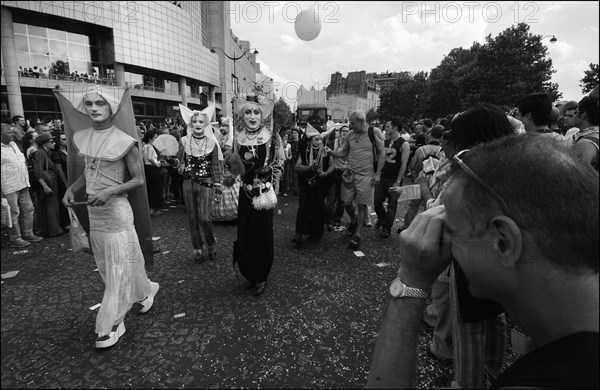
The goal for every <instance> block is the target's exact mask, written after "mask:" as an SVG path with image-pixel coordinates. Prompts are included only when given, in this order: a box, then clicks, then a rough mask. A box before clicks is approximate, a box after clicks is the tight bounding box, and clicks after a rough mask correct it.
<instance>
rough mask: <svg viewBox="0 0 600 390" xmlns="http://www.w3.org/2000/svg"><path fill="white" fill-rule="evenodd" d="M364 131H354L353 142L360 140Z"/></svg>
mask: <svg viewBox="0 0 600 390" xmlns="http://www.w3.org/2000/svg"><path fill="white" fill-rule="evenodd" d="M364 133H365V132H364V131H361V132H360V133H354V142H355V143H358V141H360V139H361V137H362V135H363V134H364Z"/></svg>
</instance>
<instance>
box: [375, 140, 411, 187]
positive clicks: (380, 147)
mask: <svg viewBox="0 0 600 390" xmlns="http://www.w3.org/2000/svg"><path fill="white" fill-rule="evenodd" d="M373 132H374V135H375V149H377V155H378V158H377V172H376V173H375V181H379V180H381V171H383V166H384V165H385V145H384V143H383V133H382V132H381V130H379V128H375V129H373ZM405 168H406V166H405Z"/></svg>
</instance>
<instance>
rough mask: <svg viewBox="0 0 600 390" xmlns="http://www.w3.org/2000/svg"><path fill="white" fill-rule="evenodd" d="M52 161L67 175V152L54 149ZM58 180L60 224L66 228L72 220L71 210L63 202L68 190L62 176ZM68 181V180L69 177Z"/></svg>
mask: <svg viewBox="0 0 600 390" xmlns="http://www.w3.org/2000/svg"><path fill="white" fill-rule="evenodd" d="M57 148H58V146H57ZM52 161H53V162H54V165H60V167H61V169H62V171H63V173H64V174H65V177H66V176H67V171H68V164H67V154H66V153H63V152H61V151H60V150H58V149H56V150H53V151H52ZM56 181H57V182H58V210H59V214H60V226H61V227H62V228H63V229H64V228H65V227H66V226H69V225H70V224H71V220H70V218H69V212H68V211H67V208H66V207H65V205H64V204H63V203H62V198H63V197H64V196H65V192H66V191H67V186H65V183H63V182H62V180H60V177H58V178H57V180H56ZM67 182H68V178H67Z"/></svg>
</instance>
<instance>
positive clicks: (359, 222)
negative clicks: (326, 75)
mask: <svg viewBox="0 0 600 390" xmlns="http://www.w3.org/2000/svg"><path fill="white" fill-rule="evenodd" d="M350 129H351V131H350V132H349V133H348V136H347V137H346V142H345V143H344V146H343V148H342V150H339V151H333V150H331V148H329V147H326V149H325V150H326V151H327V152H328V153H329V154H330V155H331V156H333V157H336V158H340V157H341V158H344V157H346V156H348V165H347V168H346V171H345V173H344V177H345V179H344V185H343V186H342V191H341V198H342V201H343V202H344V207H345V208H346V212H348V215H349V216H350V225H349V227H348V233H347V235H348V236H353V237H352V240H351V241H350V247H351V248H352V249H358V248H359V247H360V241H361V237H360V231H361V229H362V227H363V226H364V224H365V222H366V221H367V218H368V215H367V213H368V212H367V205H369V204H372V203H373V187H374V186H375V183H376V182H378V181H380V179H381V172H382V170H383V165H384V163H385V147H384V145H383V133H382V132H381V130H380V129H379V128H377V127H374V128H373V142H372V141H371V139H370V136H369V134H368V132H369V130H368V125H367V120H366V117H365V113H364V112H362V111H360V110H356V111H353V112H352V113H351V114H350ZM374 150H376V151H377V155H378V159H377V169H376V170H375V172H374V170H373V168H374V167H373V161H374ZM353 202H356V203H357V204H358V215H356V213H355V212H354V206H353V204H352V203H353Z"/></svg>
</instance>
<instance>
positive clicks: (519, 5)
mask: <svg viewBox="0 0 600 390" xmlns="http://www.w3.org/2000/svg"><path fill="white" fill-rule="evenodd" d="M424 4H425V5H424ZM598 4H599V3H598V2H566V1H563V2H531V1H529V2H528V1H522V2H514V1H511V2H486V1H481V2H476V1H471V2H470V1H465V2H426V3H423V2H407V1H404V2H346V1H335V2H334V1H319V2H285V1H279V2H277V1H253V2H238V1H231V2H230V8H231V9H230V17H231V28H232V30H233V32H234V34H235V35H237V36H238V37H239V38H240V39H243V40H248V41H250V43H251V45H252V47H255V48H256V49H257V50H258V51H259V54H258V57H257V60H258V62H260V63H261V69H262V71H263V73H264V74H266V75H268V76H270V77H272V78H273V79H274V80H275V82H277V83H278V86H277V88H278V89H279V92H277V94H278V95H279V96H281V95H283V96H284V98H286V100H288V101H291V100H293V99H295V96H296V90H297V87H298V86H299V85H300V84H304V85H305V86H307V87H310V86H311V85H315V86H317V85H318V87H319V89H320V88H322V87H323V86H326V85H327V83H329V81H330V76H331V74H332V73H334V72H336V71H339V72H341V73H342V75H344V76H346V75H347V73H348V72H352V71H361V70H365V71H367V72H377V73H380V72H386V71H390V72H393V71H410V72H417V71H427V72H429V71H431V69H433V68H434V67H436V66H437V65H439V63H440V61H441V60H442V59H443V57H444V55H447V54H448V53H449V52H450V50H452V49H453V48H455V47H464V48H468V47H470V46H471V45H472V44H473V42H480V43H483V42H485V37H486V36H487V35H488V34H492V36H497V35H498V33H500V32H501V31H503V30H505V29H506V28H508V27H510V26H511V25H514V24H516V23H518V22H526V23H528V24H529V25H530V26H531V27H530V32H531V33H533V34H537V35H542V36H545V35H555V36H556V38H557V39H558V41H557V42H556V43H554V44H552V43H550V38H546V39H544V40H543V42H544V43H545V44H546V45H547V46H548V48H549V55H550V58H551V59H552V62H553V67H554V69H555V70H556V73H555V74H554V75H553V78H552V81H553V82H556V83H558V85H559V90H560V91H561V92H562V93H563V99H567V100H579V99H580V98H581V97H582V96H583V94H582V93H581V88H580V87H579V80H580V79H581V78H582V77H583V72H584V70H586V69H589V64H590V63H595V64H597V63H598V62H599V61H598V27H599V16H598V15H599V6H598ZM424 7H425V8H424ZM307 9H313V10H316V11H318V15H319V18H320V21H321V32H320V34H319V35H318V36H317V38H316V39H314V40H311V41H303V40H301V39H300V38H299V37H298V35H297V34H296V32H295V29H294V18H295V16H296V15H297V13H298V11H299V10H307ZM424 11H425V12H424Z"/></svg>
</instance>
